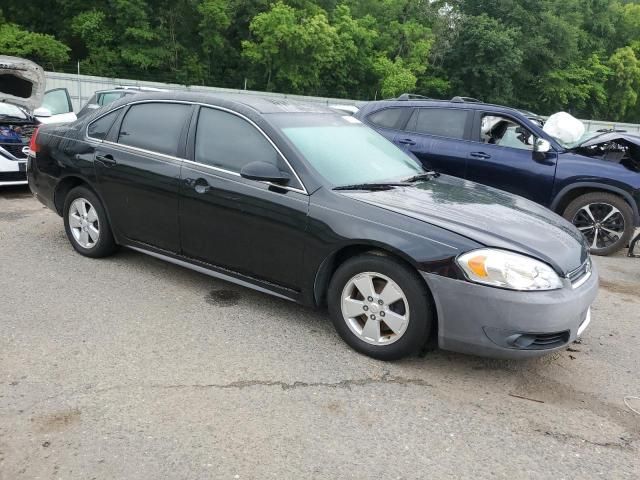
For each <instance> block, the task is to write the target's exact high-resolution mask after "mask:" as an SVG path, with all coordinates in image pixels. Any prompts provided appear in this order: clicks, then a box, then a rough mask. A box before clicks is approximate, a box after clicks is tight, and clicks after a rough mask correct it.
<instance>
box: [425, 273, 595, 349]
mask: <svg viewBox="0 0 640 480" xmlns="http://www.w3.org/2000/svg"><path fill="white" fill-rule="evenodd" d="M422 276H423V277H424V279H425V281H426V282H427V284H428V285H429V288H430V289H431V293H432V294H433V297H434V300H435V303H436V309H437V312H438V344H439V346H440V348H442V349H443V350H452V351H455V352H461V353H469V354H473V355H480V356H486V357H493V358H528V357H538V356H541V355H545V354H547V353H550V352H553V351H556V350H559V349H562V348H564V347H566V346H567V345H568V344H569V343H571V342H573V341H574V340H575V339H576V338H577V337H578V330H579V329H580V334H581V333H582V331H583V330H584V329H585V328H586V327H587V325H588V323H589V321H590V320H591V314H590V306H591V304H592V303H593V301H594V300H595V298H596V294H597V292H598V271H597V268H596V266H595V265H593V270H592V273H591V276H590V277H589V279H588V280H587V281H586V282H585V283H583V284H582V285H580V287H578V288H575V289H574V288H572V287H571V286H570V285H568V284H567V286H565V288H562V289H560V290H552V291H548V292H544V291H543V292H518V291H512V290H503V289H499V288H492V287H488V286H483V285H478V284H475V283H470V282H466V281H462V280H455V279H452V278H448V277H442V276H439V275H434V274H430V273H424V272H423V273H422Z"/></svg>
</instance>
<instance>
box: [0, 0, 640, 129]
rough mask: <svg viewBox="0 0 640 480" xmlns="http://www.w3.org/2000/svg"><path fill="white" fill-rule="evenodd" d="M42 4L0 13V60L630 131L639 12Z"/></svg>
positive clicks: (570, 4)
mask: <svg viewBox="0 0 640 480" xmlns="http://www.w3.org/2000/svg"><path fill="white" fill-rule="evenodd" d="M43 3H44V2H28V3H16V2H5V4H6V5H4V4H3V7H2V11H1V12H0V52H2V53H5V54H13V55H19V56H24V57H27V58H31V59H33V60H35V61H37V62H40V63H41V64H43V66H44V67H45V68H47V69H56V70H65V69H67V70H69V71H74V70H75V62H76V61H80V64H81V71H83V72H84V73H90V74H96V75H105V76H117V77H123V78H132V79H141V80H157V81H166V82H178V83H183V84H206V85H217V86H223V87H234V88H242V86H243V85H244V84H245V82H246V83H247V85H248V87H249V88H252V89H257V90H272V91H284V92H290V93H300V94H310V95H326V96H336V97H348V98H359V99H373V98H387V97H392V96H396V95H398V94H400V93H404V92H413V93H420V94H423V95H429V96H437V97H445V98H446V97H447V96H448V97H451V96H453V95H462V96H471V97H476V98H480V99H482V100H485V101H491V102H499V103H503V104H507V105H511V106H514V107H519V108H526V109H529V110H532V111H535V112H539V113H541V114H550V113H553V112H554V111H558V110H566V111H569V112H571V113H573V114H574V115H577V116H585V117H606V119H608V120H613V121H623V120H624V121H634V122H640V104H639V102H640V99H639V96H638V89H639V88H640V2H638V1H628V0H56V2H55V8H43ZM51 3H53V2H51Z"/></svg>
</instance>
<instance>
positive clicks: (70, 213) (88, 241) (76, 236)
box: [64, 186, 117, 258]
mask: <svg viewBox="0 0 640 480" xmlns="http://www.w3.org/2000/svg"><path fill="white" fill-rule="evenodd" d="M64 228H65V231H66V233H67V238H68V239H69V241H70V242H71V245H72V246H73V248H75V250H76V251H77V252H78V253H81V254H82V255H84V256H87V257H93V258H99V257H106V256H107V255H111V254H112V253H113V252H114V251H115V250H116V248H117V246H116V242H115V240H114V239H113V235H112V233H111V227H110V226H109V221H108V220H107V215H106V213H105V211H104V208H103V206H102V203H101V202H100V200H99V199H98V197H97V195H96V194H95V193H93V192H92V191H91V190H89V189H88V188H87V187H84V186H79V187H76V188H74V189H72V190H71V191H70V192H69V193H68V194H67V198H66V199H65V202H64Z"/></svg>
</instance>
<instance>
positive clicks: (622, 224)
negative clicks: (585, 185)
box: [563, 192, 635, 255]
mask: <svg viewBox="0 0 640 480" xmlns="http://www.w3.org/2000/svg"><path fill="white" fill-rule="evenodd" d="M563 216H564V218H566V219H567V220H569V221H570V222H571V223H573V224H574V225H575V226H576V228H577V229H578V230H580V231H581V232H582V234H583V235H584V237H585V238H586V240H587V243H588V244H589V246H590V249H591V253H592V254H594V255H611V254H612V253H615V252H617V251H618V250H621V249H623V248H624V247H626V246H627V245H628V243H629V240H630V239H631V236H632V235H633V232H634V229H635V227H634V222H633V210H631V207H630V206H629V204H628V203H627V202H625V201H624V199H622V198H621V197H619V196H617V195H615V194H612V193H605V192H594V193H587V194H586V195H581V196H580V197H578V198H576V199H575V200H574V201H573V202H571V203H570V204H569V205H568V206H567V208H566V210H565V211H564V214H563Z"/></svg>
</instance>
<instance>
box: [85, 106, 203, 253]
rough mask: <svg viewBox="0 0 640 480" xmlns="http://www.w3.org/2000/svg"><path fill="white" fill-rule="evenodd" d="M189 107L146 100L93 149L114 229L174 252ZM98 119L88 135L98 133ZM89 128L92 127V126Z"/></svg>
mask: <svg viewBox="0 0 640 480" xmlns="http://www.w3.org/2000/svg"><path fill="white" fill-rule="evenodd" d="M192 109H193V107H192V106H191V105H189V104H183V103H173V102H144V103H135V104H132V105H131V106H129V107H123V108H122V109H119V110H116V111H115V112H112V113H111V114H109V115H116V112H120V111H121V110H122V112H121V113H120V114H119V115H120V116H121V118H118V119H117V120H116V122H115V124H114V126H113V127H112V128H111V129H110V130H109V133H108V134H107V136H106V140H104V141H102V142H100V143H99V144H98V145H97V146H96V148H95V169H96V175H97V178H98V188H99V193H100V195H101V196H102V198H103V200H104V202H105V205H106V207H107V211H108V213H109V217H110V220H111V223H112V227H113V228H114V229H116V230H117V232H118V233H119V234H120V235H122V236H124V237H126V238H127V239H129V240H133V241H135V242H139V243H142V244H145V245H150V246H153V247H156V248H158V249H161V250H164V251H167V252H172V253H177V252H178V251H179V248H180V238H179V233H178V195H179V189H180V167H181V165H182V161H181V157H184V151H185V138H186V131H187V124H188V120H189V119H190V117H191V113H192ZM99 121H100V119H99V120H97V121H95V122H93V123H92V124H90V125H89V130H88V135H89V136H90V137H93V138H96V136H99V134H98V133H99V132H98V130H99V129H98V128H97V127H96V126H95V125H94V124H98V122H99ZM92 127H93V130H92Z"/></svg>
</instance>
